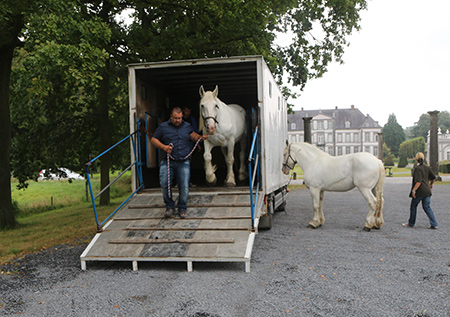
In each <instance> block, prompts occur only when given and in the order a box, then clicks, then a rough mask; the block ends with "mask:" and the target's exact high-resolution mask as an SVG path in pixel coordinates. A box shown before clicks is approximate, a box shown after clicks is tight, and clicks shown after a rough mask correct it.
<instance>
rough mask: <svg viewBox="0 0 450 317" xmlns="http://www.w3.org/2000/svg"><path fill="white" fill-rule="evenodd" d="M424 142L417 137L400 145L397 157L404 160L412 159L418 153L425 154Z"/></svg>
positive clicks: (422, 138) (421, 138)
mask: <svg viewBox="0 0 450 317" xmlns="http://www.w3.org/2000/svg"><path fill="white" fill-rule="evenodd" d="M425 148H426V142H425V139H424V137H421V136H420V137H417V138H414V139H411V140H407V141H405V142H402V144H400V149H399V155H400V157H404V158H414V157H415V156H416V154H417V153H418V152H423V153H425Z"/></svg>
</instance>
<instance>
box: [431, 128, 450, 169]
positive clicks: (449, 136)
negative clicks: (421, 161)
mask: <svg viewBox="0 0 450 317" xmlns="http://www.w3.org/2000/svg"><path fill="white" fill-rule="evenodd" d="M427 160H428V162H429V161H430V131H428V137H427ZM445 160H450V132H449V131H448V130H447V131H445V133H442V130H441V128H438V161H439V162H440V161H445Z"/></svg>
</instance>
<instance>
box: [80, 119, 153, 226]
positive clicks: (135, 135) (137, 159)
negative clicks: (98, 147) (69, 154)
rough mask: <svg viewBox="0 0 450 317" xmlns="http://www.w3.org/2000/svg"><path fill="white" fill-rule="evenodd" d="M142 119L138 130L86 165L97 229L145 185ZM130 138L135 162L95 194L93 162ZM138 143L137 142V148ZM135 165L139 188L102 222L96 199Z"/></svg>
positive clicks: (138, 122) (138, 123)
mask: <svg viewBox="0 0 450 317" xmlns="http://www.w3.org/2000/svg"><path fill="white" fill-rule="evenodd" d="M140 124H141V123H140V121H139V120H138V121H137V130H136V131H134V132H133V133H131V134H130V135H128V136H126V137H125V138H123V139H122V140H120V141H119V142H117V143H116V144H114V145H113V146H111V147H110V148H109V149H107V150H106V151H104V152H103V153H101V154H100V155H98V156H97V157H95V158H93V159H92V160H90V161H89V162H87V163H86V165H85V169H86V178H87V181H88V185H89V193H90V195H91V201H92V207H93V208H94V215H95V222H96V223H97V231H99V232H100V231H102V229H101V227H102V226H103V225H104V224H105V223H106V222H107V221H108V220H109V219H110V218H111V217H112V216H114V215H115V214H116V212H117V211H118V210H119V209H120V208H122V206H123V205H124V204H126V203H127V202H128V201H129V200H130V199H131V197H133V195H134V194H136V193H137V192H138V191H139V190H140V189H142V188H143V187H144V182H143V178H142V163H141V157H140V153H141V151H140V149H141V146H140V142H139V140H140V135H141V133H140ZM128 139H130V140H131V144H132V146H133V155H134V162H132V163H131V164H130V165H129V166H128V167H127V168H126V169H125V170H124V171H122V172H121V173H119V175H118V176H117V177H116V178H115V179H113V180H112V181H111V182H110V183H109V184H108V185H107V186H105V187H104V188H103V189H102V190H101V191H100V192H99V193H98V194H97V195H95V196H94V191H93V189H92V182H91V178H90V177H89V175H90V167H91V166H92V164H93V163H94V162H95V161H96V160H98V159H99V158H100V157H102V156H103V155H105V154H106V153H108V152H109V151H111V150H112V149H114V148H115V147H117V146H118V145H119V144H121V143H123V142H125V141H126V140H128ZM136 143H137V150H136ZM133 166H136V174H137V176H138V184H137V188H136V190H135V191H134V192H133V193H132V194H131V195H130V196H128V198H127V199H126V200H125V201H124V202H122V203H121V204H120V206H119V207H117V208H116V209H115V210H114V211H113V212H112V213H111V214H110V215H109V216H108V217H106V219H105V220H103V221H102V222H99V219H98V213H97V207H96V206H95V200H96V199H97V198H98V197H100V195H101V194H103V192H104V191H105V190H107V189H108V188H109V187H111V185H112V184H114V183H115V182H116V181H117V180H118V179H119V178H120V177H122V175H124V174H125V172H127V171H129V170H130V169H131V168H132V167H133Z"/></svg>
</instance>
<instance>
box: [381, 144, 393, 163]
mask: <svg viewBox="0 0 450 317" xmlns="http://www.w3.org/2000/svg"><path fill="white" fill-rule="evenodd" d="M383 154H384V166H395V164H394V155H393V154H392V152H391V149H390V148H389V147H388V146H387V145H386V143H383Z"/></svg>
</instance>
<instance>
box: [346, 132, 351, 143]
mask: <svg viewBox="0 0 450 317" xmlns="http://www.w3.org/2000/svg"><path fill="white" fill-rule="evenodd" d="M345 142H347V143H350V142H351V137H350V133H346V134H345Z"/></svg>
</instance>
